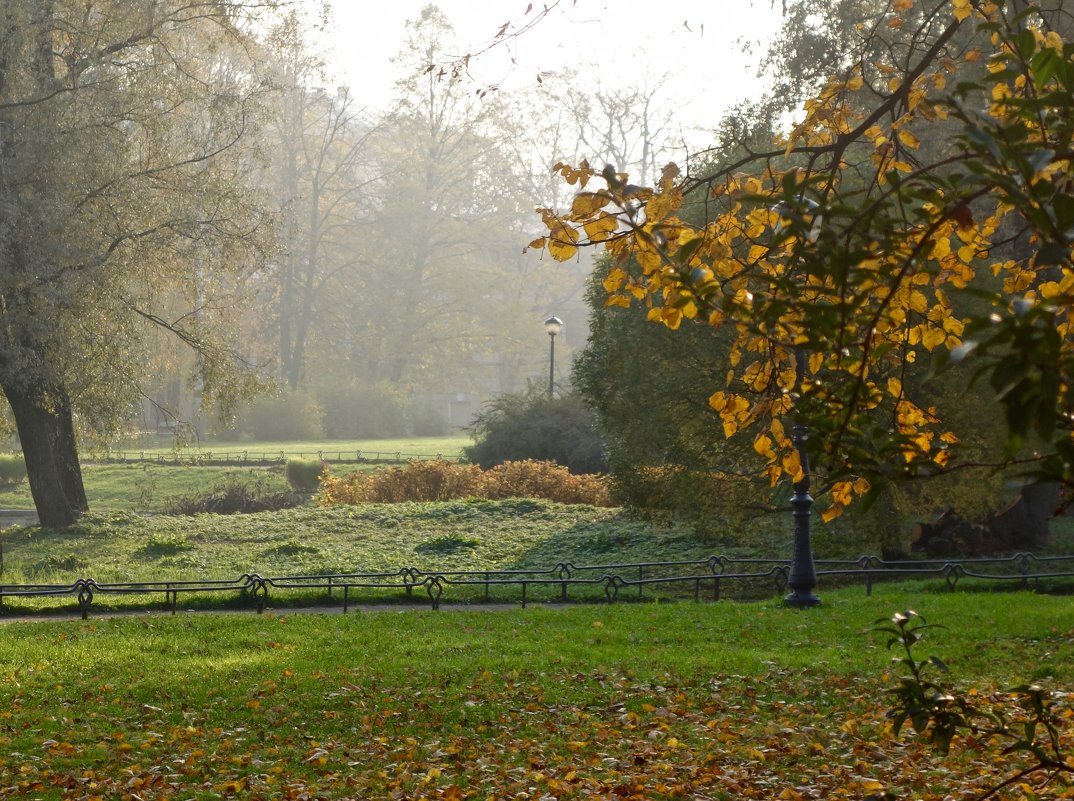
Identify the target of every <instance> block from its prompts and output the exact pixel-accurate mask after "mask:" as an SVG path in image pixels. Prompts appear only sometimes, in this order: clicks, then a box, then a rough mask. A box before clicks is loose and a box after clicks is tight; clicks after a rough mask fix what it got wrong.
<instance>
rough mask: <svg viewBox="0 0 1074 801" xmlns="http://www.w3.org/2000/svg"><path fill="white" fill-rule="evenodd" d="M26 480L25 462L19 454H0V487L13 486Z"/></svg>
mask: <svg viewBox="0 0 1074 801" xmlns="http://www.w3.org/2000/svg"><path fill="white" fill-rule="evenodd" d="M25 480H26V462H25V461H24V460H23V458H22V454H21V453H4V454H0V486H14V485H15V484H21V483H22V482H23V481H25Z"/></svg>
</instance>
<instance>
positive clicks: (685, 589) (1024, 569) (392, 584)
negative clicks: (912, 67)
mask: <svg viewBox="0 0 1074 801" xmlns="http://www.w3.org/2000/svg"><path fill="white" fill-rule="evenodd" d="M816 564H817V575H818V577H821V578H822V579H823V578H825V577H827V578H829V579H831V580H832V581H833V582H835V583H840V584H847V583H856V582H859V581H860V582H862V583H863V584H864V586H865V590H866V593H867V594H872V590H873V587H874V585H875V584H876V583H877V582H878V581H891V580H898V579H906V578H935V579H943V581H944V582H945V583H946V585H947V588H948V589H950V590H954V589H955V587H956V585H957V584H958V583H959V582H960V581H961V580H963V579H981V580H986V581H990V582H1021V584H1022V585H1023V586H1026V587H1029V586H1033V587H1039V585H1040V584H1041V583H1042V582H1045V581H1054V580H1058V579H1072V578H1074V555H1071V556H1035V555H1034V554H1030V553H1019V554H1015V555H1013V556H1008V557H995V558H983V559H963V560H921V561H913V562H904V561H899V562H890V561H884V560H882V559H880V558H878V557H875V556H862V557H860V558H859V559H855V560H823V559H821V560H817V563H816ZM789 571H790V566H789V563H788V562H787V561H785V560H773V559H736V558H731V557H726V556H710V557H709V558H707V559H700V560H695V561H675V562H633V563H618V564H600V565H575V564H573V563H571V562H560V563H558V564H556V565H555V566H554V567H551V568H547V569H503V570H495V569H475V570H421V569H418V568H415V567H403V568H400V569H398V570H393V571H371V572H354V573H326V574H319V575H283V576H262V575H259V574H257V573H245V574H243V575H241V576H239V577H238V578H236V579H230V580H221V579H205V580H175V581H131V582H99V581H96V580H94V579H92V578H80V579H77V580H75V581H73V582H71V583H68V584H0V603H2V602H3V600H4V599H5V598H42V597H71V598H74V599H76V600H77V603H78V608H79V610H80V611H81V613H82V617H83V618H86V617H88V616H89V612H90V608H91V606H92V604H93V601H94V598H96V597H97V596H101V595H115V596H123V595H127V596H130V595H142V596H154V595H159V596H163V601H164V604H165V606H166V607H167V608H168V609H169V610H170V611H171V612H172V613H173V614H174V613H175V611H176V609H177V606H178V603H179V598H180V596H184V595H187V594H190V593H232V594H236V595H237V596H238V597H241V598H243V599H245V601H246V602H247V603H248V604H249V605H250V606H251V607H252V608H253V609H255V610H256V611H257V612H262V611H264V609H265V607H266V605H267V603H268V599H269V594H270V592H276V591H279V592H289V591H299V590H301V591H306V592H308V591H310V590H318V589H320V590H327V594H328V598H329V600H330V601H332V602H336V603H338V602H341V603H342V605H343V611H344V612H347V611H348V609H349V608H350V606H351V605H352V604H353V603H355V597H354V593H355V591H358V590H362V591H366V596H367V597H368V596H371V595H372V594H373V593H390V594H392V595H393V596H394V597H399V594H400V592H402V594H403V595H404V596H405V597H413V594H414V591H415V590H423V591H424V592H425V594H426V596H427V597H428V602H429V603H430V604H431V606H432V608H433V609H439V608H440V601H441V598H442V597H443V595H444V594H445V592H446V591H448V590H451V589H459V590H462V589H463V588H466V590H467V592H465V593H462V592H460V593H459V595H460V600H465V601H468V602H473V601H478V602H486V603H489V602H492V601H493V591H494V590H500V589H503V588H513V589H514V590H515V592H514V593H513V594H512V596H511V598H510V600H511V601H512V602H521V605H522V606H526V605H527V603H531V602H533V601H534V600H535V598H534V593H535V591H542V592H541V593H540V594H541V596H542V600H545V601H558V602H569V601H572V600H581V598H580V597H579V595H578V594H577V593H576V594H575V596H574V597H573V598H572V597H571V590H572V588H574V589H580V588H585V589H588V594H587V597H588V598H589V599H593V598H594V597H595V598H597V599H600V598H601V597H603V599H604V600H606V601H607V602H609V603H614V602H616V601H618V600H626V599H628V598H629V599H634V600H644V599H645V594H646V591H647V590H653V589H655V588H660V587H674V588H675V589H676V590H677V592H676V595H678V596H679V597H682V596H684V595H685V596H687V597H689V596H690V595H692V596H693V598H694V600H698V601H699V600H702V599H705V600H710V599H711V600H713V601H718V600H719V599H720V597H721V594H722V592H723V589H724V587H725V586H726V585H727V584H728V583H732V584H743V585H746V584H748V585H751V587H752V589H753V595H754V596H755V597H756V595H757V592H756V588H757V587H760V588H761V591H762V593H764V588H765V587H767V588H768V592H770V593H774V594H778V593H782V592H783V590H784V589H785V587H786V584H787V578H788V574H789ZM499 595H500V596H501V597H499V598H498V599H497V600H498V601H501V602H502V601H503V600H504V599H503V597H502V593H500V594H499ZM337 597H338V601H336V600H335V599H336V598H337Z"/></svg>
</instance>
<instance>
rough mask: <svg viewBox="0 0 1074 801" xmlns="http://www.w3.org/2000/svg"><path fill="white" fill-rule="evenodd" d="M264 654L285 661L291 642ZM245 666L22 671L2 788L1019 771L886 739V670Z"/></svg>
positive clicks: (580, 789)
mask: <svg viewBox="0 0 1074 801" xmlns="http://www.w3.org/2000/svg"><path fill="white" fill-rule="evenodd" d="M61 636H62V635H61ZM259 648H260V649H262V650H263V651H266V652H268V653H271V654H272V655H273V657H274V658H275V659H276V661H277V662H278V663H279V664H286V663H287V662H288V656H289V654H291V653H293V650H294V648H295V646H293V645H288V644H287V643H280V642H276V641H274V640H266V641H263V642H261V643H260V644H259ZM45 669H46V670H47V666H46V667H45ZM30 672H31V674H32V673H33V670H32V669H31V671H30ZM243 675H244V673H243V671H241V670H239V671H236V672H234V673H233V674H232V678H231V679H230V680H229V681H227V682H226V683H225V685H224V686H222V687H219V688H216V687H210V688H207V689H204V692H205V696H204V698H202V699H200V700H199V699H197V698H195V697H194V695H193V694H192V693H190V692H189V691H187V690H184V688H183V687H181V686H177V687H173V688H170V689H169V690H167V691H165V692H162V693H160V695H159V697H153V698H152V699H146V698H140V697H138V696H137V694H134V695H133V696H132V695H131V694H129V693H128V692H126V691H125V688H123V687H117V686H113V685H111V684H107V683H103V684H94V683H93V682H92V681H89V682H86V683H85V686H83V687H79V688H74V687H71V688H68V687H62V686H51V685H49V683H48V682H47V681H34V680H30V681H27V683H26V687H25V688H23V689H16V691H15V692H14V695H13V698H12V699H11V703H10V705H9V706H8V707H7V708H6V709H4V711H3V712H0V777H4V778H0V798H17V799H20V801H21V800H22V799H33V798H43V799H47V798H61V799H82V801H104V800H105V799H129V800H130V801H151V800H154V801H160V800H162V799H178V798H184V799H186V798H197V799H203V798H204V799H209V798H242V799H254V800H256V799H286V800H288V801H313V800H314V799H343V798H374V797H375V798H392V799H469V798H474V799H482V800H484V799H489V798H496V799H501V798H502V799H508V798H510V799H523V798H526V799H544V801H552V799H564V798H587V799H637V800H639V801H640V800H641V799H675V798H705V799H739V798H750V799H784V800H785V801H800V799H828V798H834V799H844V798H845V799H867V798H868V799H881V798H884V797H885V796H884V793H885V792H886V791H890V792H893V793H894V794H895V797H906V798H920V799H923V801H940V800H941V799H947V798H959V797H964V796H966V794H967V793H970V792H971V791H973V790H977V789H979V788H980V787H981V786H983V784H984V783H987V782H988V781H991V780H994V779H995V778H996V776H997V775H998V774H997V771H1001V770H1003V769H1004V768H1005V767H1009V766H1006V765H994V764H992V763H991V753H990V752H989V751H988V749H987V748H986V747H984V746H983V744H980V743H968V744H966V747H965V748H964V749H963V751H962V752H961V754H960V755H959V756H957V757H955V758H953V759H950V760H948V761H947V762H946V763H944V762H941V761H939V760H938V759H937V758H934V757H933V756H932V755H930V754H929V753H927V752H926V751H924V750H923V747H922V746H920V745H918V744H917V743H916V742H908V741H894V740H892V738H891V737H890V734H889V732H888V731H887V724H886V720H885V716H884V712H883V710H882V709H881V708H880V699H881V697H882V687H881V685H880V683H879V681H878V679H877V678H875V677H874V678H870V679H861V678H852V677H847V676H836V675H829V674H827V673H826V672H824V671H821V670H804V671H802V670H798V671H790V670H785V669H780V668H777V667H775V666H773V667H772V668H771V669H770V670H768V671H767V672H766V673H764V674H762V675H758V676H721V677H714V676H696V675H695V676H678V675H673V674H667V675H664V676H660V677H658V678H655V679H654V678H652V677H647V678H645V677H639V676H636V675H634V674H633V673H632V672H630V671H629V670H621V669H615V670H613V669H596V670H588V671H586V672H577V671H574V670H570V669H564V670H562V671H555V672H535V671H528V670H508V671H502V672H501V671H497V672H492V671H488V670H483V671H481V672H479V673H476V674H471V675H468V676H466V677H465V678H462V677H458V676H452V675H445V676H444V677H443V678H442V679H441V680H440V681H435V680H434V681H426V682H415V683H413V684H410V685H409V686H408V685H403V686H400V685H399V684H395V683H385V682H383V681H381V680H380V679H378V678H377V677H376V676H370V675H369V673H368V671H367V670H366V669H365V668H356V667H344V666H341V667H339V668H338V669H334V670H332V671H330V672H325V671H319V670H318V671H313V672H311V673H308V674H304V673H303V670H302V669H301V668H299V667H297V666H295V667H283V668H281V669H279V670H278V672H276V673H275V674H274V675H272V676H271V677H268V678H264V677H262V678H259V679H258V680H252V681H248V682H244V681H243V679H242V676H243ZM28 678H29V677H28ZM150 701H152V702H150ZM1066 712H1067V713H1068V714H1069V712H1070V710H1069V708H1067V709H1066ZM1012 766H1013V763H1012ZM962 777H965V778H964V779H963V778H962ZM1056 791H1057V792H1056V794H1055V795H1053V796H1045V795H1041V796H1039V797H1041V798H1043V797H1062V796H1061V795H1060V794H1059V792H1060V791H1061V788H1056ZM1022 795H1023V797H1030V798H1032V797H1038V796H1025V794H1024V793H1023V794H1022ZM1012 797H1019V796H1018V795H1017V794H1016V795H1014V796H1012Z"/></svg>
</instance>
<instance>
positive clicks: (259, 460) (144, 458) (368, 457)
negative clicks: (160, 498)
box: [83, 450, 464, 467]
mask: <svg viewBox="0 0 1074 801" xmlns="http://www.w3.org/2000/svg"><path fill="white" fill-rule="evenodd" d="M288 459H317V460H319V461H322V462H328V463H330V464H406V463H407V462H418V461H428V460H437V461H446V462H462V461H464V459H463V457H461V456H458V455H452V454H443V453H403V452H402V451H370V450H356V451H333V450H320V451H307V452H290V451H265V450H261V451H248V450H242V451H199V452H197V453H183V452H175V453H160V452H157V453H154V452H152V451H149V452H146V451H135V450H132V451H104V452H100V453H89V454H87V456H86V457H85V458H84V459H83V462H85V463H88V464H159V465H172V466H181V467H191V466H204V467H273V466H276V465H283V464H286V463H287V460H288Z"/></svg>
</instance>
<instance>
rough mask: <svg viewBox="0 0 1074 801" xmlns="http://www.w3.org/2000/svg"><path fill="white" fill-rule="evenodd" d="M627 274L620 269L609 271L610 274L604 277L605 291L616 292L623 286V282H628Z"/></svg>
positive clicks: (615, 268)
mask: <svg viewBox="0 0 1074 801" xmlns="http://www.w3.org/2000/svg"><path fill="white" fill-rule="evenodd" d="M626 277H627V274H626V273H625V272H624V271H623V270H622V269H620V268H619V267H612V269H610V270H609V271H608V274H607V275H606V276H604V282H603V283H604V291H605V292H615V291H617V290H618V289H619V287H621V286H622V285H623V281H625V280H626Z"/></svg>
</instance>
